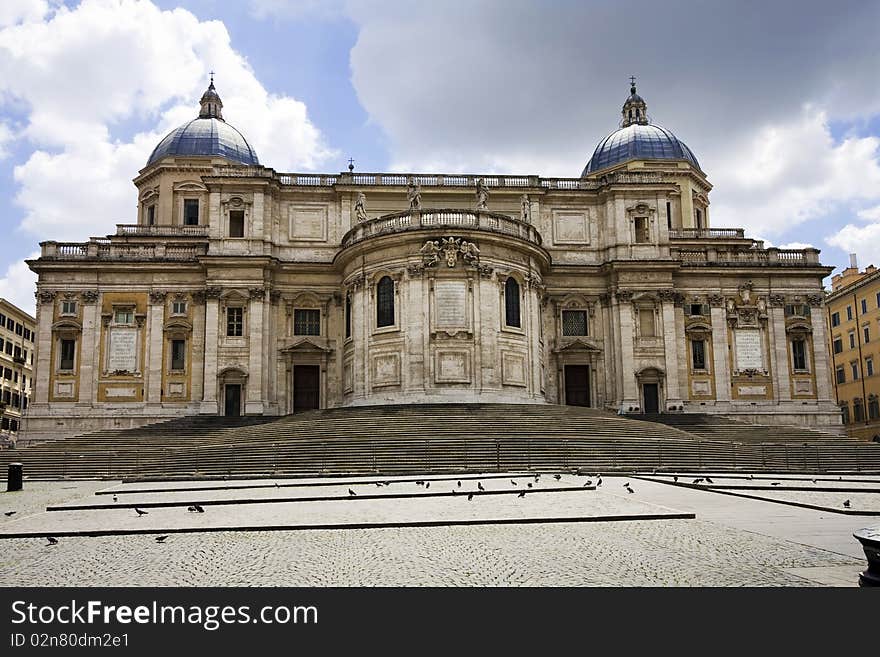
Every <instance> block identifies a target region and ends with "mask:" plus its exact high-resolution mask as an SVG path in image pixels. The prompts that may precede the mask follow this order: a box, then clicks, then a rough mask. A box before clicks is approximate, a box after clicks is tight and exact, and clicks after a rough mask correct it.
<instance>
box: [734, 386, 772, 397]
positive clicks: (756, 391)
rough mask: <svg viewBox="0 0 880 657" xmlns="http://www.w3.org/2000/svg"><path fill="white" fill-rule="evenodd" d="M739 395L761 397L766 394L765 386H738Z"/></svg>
mask: <svg viewBox="0 0 880 657" xmlns="http://www.w3.org/2000/svg"><path fill="white" fill-rule="evenodd" d="M738 389H739V394H740V395H761V396H764V395H766V394H767V386H739V388H738Z"/></svg>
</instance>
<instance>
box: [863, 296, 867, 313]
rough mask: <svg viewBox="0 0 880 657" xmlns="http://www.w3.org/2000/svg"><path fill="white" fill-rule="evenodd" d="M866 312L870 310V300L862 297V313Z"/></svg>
mask: <svg viewBox="0 0 880 657" xmlns="http://www.w3.org/2000/svg"><path fill="white" fill-rule="evenodd" d="M866 312H868V300H867V299H862V314H863V315H864V314H865V313H866Z"/></svg>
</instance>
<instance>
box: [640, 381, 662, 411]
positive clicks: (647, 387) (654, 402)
mask: <svg viewBox="0 0 880 657" xmlns="http://www.w3.org/2000/svg"><path fill="white" fill-rule="evenodd" d="M657 388H658V386H657V384H656V383H645V384H643V385H642V394H643V395H644V396H645V406H644V409H645V413H659V412H660V395H659V392H658V390H657Z"/></svg>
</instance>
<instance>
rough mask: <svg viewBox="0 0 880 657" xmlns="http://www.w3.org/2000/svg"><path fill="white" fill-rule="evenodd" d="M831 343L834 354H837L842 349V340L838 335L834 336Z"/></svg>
mask: <svg viewBox="0 0 880 657" xmlns="http://www.w3.org/2000/svg"><path fill="white" fill-rule="evenodd" d="M831 344H832V346H833V347H834V353H835V354H839V353H840V352H841V351H843V340H841V339H840V338H839V337H838V338H834V342H832V343H831Z"/></svg>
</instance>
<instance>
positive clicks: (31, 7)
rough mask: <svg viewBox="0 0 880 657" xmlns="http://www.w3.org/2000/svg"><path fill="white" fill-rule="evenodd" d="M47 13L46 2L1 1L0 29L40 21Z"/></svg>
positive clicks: (26, 0) (29, 0)
mask: <svg viewBox="0 0 880 657" xmlns="http://www.w3.org/2000/svg"><path fill="white" fill-rule="evenodd" d="M48 11H49V3H48V2H47V1H46V0H3V2H0V27H5V26H7V25H15V24H16V23H20V22H25V23H28V22H30V21H35V20H40V19H41V18H42V17H43V16H45V15H46V12H48Z"/></svg>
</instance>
